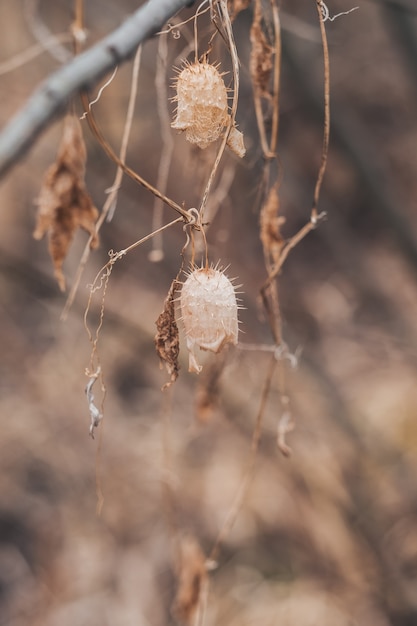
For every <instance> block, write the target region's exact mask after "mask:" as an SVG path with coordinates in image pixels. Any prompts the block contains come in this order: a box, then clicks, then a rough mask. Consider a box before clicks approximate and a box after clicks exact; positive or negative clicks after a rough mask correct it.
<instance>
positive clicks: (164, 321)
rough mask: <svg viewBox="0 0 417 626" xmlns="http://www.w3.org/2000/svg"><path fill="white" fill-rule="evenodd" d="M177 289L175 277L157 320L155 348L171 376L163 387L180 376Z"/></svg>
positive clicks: (169, 384)
mask: <svg viewBox="0 0 417 626" xmlns="http://www.w3.org/2000/svg"><path fill="white" fill-rule="evenodd" d="M176 289H177V280H176V279H174V280H173V281H172V283H171V287H170V288H169V291H168V295H167V297H166V299H165V302H164V310H163V311H162V313H161V314H160V315H159V317H158V319H157V320H156V328H157V333H156V335H155V348H156V351H157V353H158V356H159V358H160V360H161V364H163V365H165V368H166V370H167V372H168V374H169V376H170V380H169V382H167V383H165V385H164V386H163V389H166V388H167V387H170V386H171V385H172V383H174V382H175V381H176V380H177V378H178V372H179V368H180V366H179V363H178V356H179V352H180V341H179V332H178V325H177V322H176V321H175V305H174V295H175V291H176Z"/></svg>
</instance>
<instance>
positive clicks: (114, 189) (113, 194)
mask: <svg viewBox="0 0 417 626" xmlns="http://www.w3.org/2000/svg"><path fill="white" fill-rule="evenodd" d="M141 51H142V46H139V48H138V50H137V52H136V55H135V59H134V61H133V69H132V81H131V89H130V96H129V103H128V107H127V114H126V121H125V126H124V129H123V136H122V142H121V147H120V152H119V159H120V161H121V162H122V163H124V162H125V159H126V152H127V145H128V142H129V136H130V130H131V127H132V121H133V114H134V108H135V102H136V94H137V82H138V75H139V67H140V60H141ZM90 104H91V103H90ZM89 110H91V107H90V106H89ZM84 115H86V113H84ZM122 178H123V168H122V167H121V166H118V167H117V170H116V175H115V178H114V182H113V184H112V186H111V188H110V189H111V190H110V193H109V195H108V196H107V200H106V202H105V203H104V205H103V209H102V211H101V213H100V217H99V218H98V220H97V223H96V230H95V234H94V236H96V235H97V234H98V233H99V231H100V229H101V227H102V225H103V223H104V221H105V219H109V217H110V216H112V215H113V213H114V210H115V207H116V202H117V195H118V193H119V188H120V184H121V182H122ZM92 239H93V236H91V235H90V237H89V239H88V241H87V243H86V245H85V248H84V251H83V254H82V256H81V259H80V262H79V264H78V268H77V272H76V274H75V277H74V281H73V285H72V287H71V291H70V293H69V295H68V298H67V301H66V303H65V307H64V309H63V311H62V314H61V320H65V319H66V317H67V315H68V311H69V310H70V308H71V306H72V304H73V302H74V298H75V296H76V293H77V291H78V287H79V285H80V281H81V277H82V275H83V273H84V269H85V266H86V265H87V261H88V259H89V257H90V252H91V241H92Z"/></svg>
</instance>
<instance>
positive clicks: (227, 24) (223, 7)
mask: <svg viewBox="0 0 417 626" xmlns="http://www.w3.org/2000/svg"><path fill="white" fill-rule="evenodd" d="M217 6H218V8H219V13H220V16H221V19H222V24H223V26H224V28H225V30H226V34H227V41H228V45H229V49H230V56H231V59H232V67H233V100H232V106H231V108H230V117H229V120H228V125H227V127H226V130H225V133H224V136H223V140H222V142H221V144H220V147H219V150H218V152H217V155H216V159H215V161H214V164H213V167H212V169H211V172H210V176H209V178H208V181H207V184H206V187H205V190H204V193H203V198H202V200H201V203H200V207H199V213H200V216H201V221H202V222H203V221H204V219H203V215H204V210H205V207H206V204H207V200H208V196H209V193H210V190H211V187H212V184H213V181H214V178H215V176H216V173H217V169H218V166H219V164H220V161H221V158H222V156H223V153H224V151H225V148H226V143H227V139H228V137H229V133H230V131H231V129H232V127H233V125H234V123H235V118H236V111H237V105H238V99H239V57H238V54H237V50H236V43H235V39H234V36H233V30H232V24H231V21H230V16H229V11H228V8H227V2H226V0H219V2H218V5H217Z"/></svg>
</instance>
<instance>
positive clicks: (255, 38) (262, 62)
mask: <svg viewBox="0 0 417 626" xmlns="http://www.w3.org/2000/svg"><path fill="white" fill-rule="evenodd" d="M261 17H262V15H261V10H260V7H259V3H256V7H255V11H254V15H253V22H252V26H251V30H250V41H251V44H252V48H251V54H250V61H249V68H250V75H251V78H252V82H253V85H254V88H255V89H257V90H258V91H259V93H260V95H261V96H263V97H264V98H268V99H270V98H271V94H270V86H269V83H270V78H271V72H272V69H273V65H274V64H273V61H272V55H273V53H274V48H273V47H272V46H271V45H270V44H269V43H268V41H267V39H266V36H265V33H264V32H263V30H262V26H261Z"/></svg>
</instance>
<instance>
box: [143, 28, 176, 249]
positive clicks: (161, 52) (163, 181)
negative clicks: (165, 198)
mask: <svg viewBox="0 0 417 626" xmlns="http://www.w3.org/2000/svg"><path fill="white" fill-rule="evenodd" d="M167 58H168V44H167V39H166V37H160V38H159V41H158V53H157V57H156V75H155V88H156V103H157V109H158V117H159V122H160V128H161V137H162V152H161V158H160V160H159V167H158V175H157V183H156V186H157V188H158V189H159V190H160V191H162V192H163V193H166V189H167V184H168V175H169V170H170V167H171V160H172V153H173V150H174V140H173V138H172V133H171V121H170V113H169V111H168V106H167V103H168V100H169V97H168V88H167V80H166V68H167ZM162 217H163V202H162V200H161V199H160V198H157V197H155V198H154V205H153V219H152V230H157V229H158V228H160V226H162ZM163 257H164V252H163V249H162V237H161V236H160V235H159V236H157V237H155V238H154V239H153V246H152V250H151V252H150V254H149V260H150V261H161V260H162V259H163Z"/></svg>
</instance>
